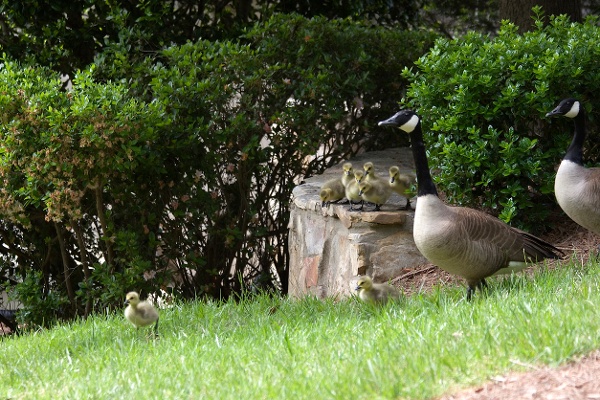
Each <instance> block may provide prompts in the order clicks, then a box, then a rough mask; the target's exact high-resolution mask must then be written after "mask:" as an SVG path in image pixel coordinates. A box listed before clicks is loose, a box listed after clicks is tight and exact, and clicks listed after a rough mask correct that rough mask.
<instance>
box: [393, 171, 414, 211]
mask: <svg viewBox="0 0 600 400" xmlns="http://www.w3.org/2000/svg"><path fill="white" fill-rule="evenodd" d="M389 173H390V187H391V188H392V191H393V192H396V193H398V194H399V195H400V196H402V197H404V198H405V199H406V207H404V209H405V210H408V209H410V199H409V198H408V196H409V195H407V194H406V191H407V190H408V189H410V188H411V186H412V185H413V184H414V183H415V182H416V177H415V176H414V175H409V174H401V173H400V168H398V167H397V166H395V165H394V166H393V167H390V169H389Z"/></svg>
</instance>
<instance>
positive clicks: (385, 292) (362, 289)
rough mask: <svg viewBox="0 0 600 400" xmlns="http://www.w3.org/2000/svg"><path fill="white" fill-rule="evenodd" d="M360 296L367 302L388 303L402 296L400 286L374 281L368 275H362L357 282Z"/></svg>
mask: <svg viewBox="0 0 600 400" xmlns="http://www.w3.org/2000/svg"><path fill="white" fill-rule="evenodd" d="M355 290H356V291H357V292H358V297H359V298H360V299H361V300H362V301H364V302H366V303H379V304H384V303H387V301H388V300H396V299H398V298H399V297H400V291H399V290H398V288H396V287H394V286H392V285H389V284H387V283H373V280H372V279H371V278H370V277H368V276H361V277H360V278H359V279H358V281H357V282H356V289H355Z"/></svg>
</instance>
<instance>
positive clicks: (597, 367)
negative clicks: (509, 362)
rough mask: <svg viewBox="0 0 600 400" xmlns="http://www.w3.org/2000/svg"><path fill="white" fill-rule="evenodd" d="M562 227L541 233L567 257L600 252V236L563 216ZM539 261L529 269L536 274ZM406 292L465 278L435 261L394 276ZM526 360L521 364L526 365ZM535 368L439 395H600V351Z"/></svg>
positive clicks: (449, 399)
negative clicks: (441, 266)
mask: <svg viewBox="0 0 600 400" xmlns="http://www.w3.org/2000/svg"><path fill="white" fill-rule="evenodd" d="M555 226H558V227H559V228H558V229H554V231H553V232H552V233H551V234H549V235H541V237H542V238H543V239H544V240H547V241H548V242H550V243H552V244H554V245H555V246H556V247H558V248H559V249H560V250H562V251H563V252H564V253H565V259H566V260H568V259H575V260H577V262H579V263H581V264H585V263H587V261H588V259H589V257H590V256H597V255H598V245H599V244H600V237H598V236H597V235H595V234H593V233H590V232H589V231H587V230H586V229H584V228H582V227H580V226H579V225H577V224H575V223H574V222H572V221H570V220H569V221H561V222H560V223H559V224H555ZM559 265H560V261H559V260H556V261H554V260H552V261H549V262H546V267H545V268H558V267H559ZM536 268H541V267H539V266H533V267H531V268H529V269H528V270H527V271H525V273H530V274H531V273H533V271H535V269H536ZM392 283H393V284H395V285H396V286H398V287H400V288H401V289H402V290H403V291H404V293H405V294H406V295H410V294H412V293H415V292H422V291H429V290H432V288H433V287H434V286H436V285H462V286H465V284H464V281H463V280H462V279H460V278H457V277H455V276H452V275H450V274H448V273H447V272H445V271H442V270H440V269H439V268H436V267H434V266H433V265H431V264H428V265H421V266H418V267H417V268H415V269H413V270H406V271H405V273H404V274H403V275H401V276H399V277H397V278H396V279H394V280H393V281H392ZM522 366H523V365H521V367H522ZM526 367H528V368H530V369H531V372H525V373H509V374H507V375H503V376H497V377H494V378H492V379H491V380H490V381H489V382H488V383H485V384H484V385H481V386H477V387H474V388H468V389H465V390H461V391H458V392H455V393H452V394H448V395H445V396H443V397H441V398H440V399H439V400H474V399H477V400H492V399H493V400H514V399H544V400H550V399H556V400H558V399H565V400H567V399H568V400H580V399H586V400H592V399H598V400H600V350H599V351H595V352H594V353H592V354H589V355H587V356H585V357H582V358H579V359H577V360H575V361H573V362H570V363H568V364H565V365H563V366H561V367H558V368H551V367H544V366H535V365H527V366H526Z"/></svg>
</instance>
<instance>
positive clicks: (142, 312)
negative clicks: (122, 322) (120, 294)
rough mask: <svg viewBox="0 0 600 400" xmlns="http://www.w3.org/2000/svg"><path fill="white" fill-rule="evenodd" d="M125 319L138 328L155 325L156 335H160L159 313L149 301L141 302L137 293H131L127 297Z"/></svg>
mask: <svg viewBox="0 0 600 400" xmlns="http://www.w3.org/2000/svg"><path fill="white" fill-rule="evenodd" d="M125 304H127V307H126V308H125V318H127V320H128V321H129V322H131V323H132V324H133V325H134V326H135V327H136V328H140V327H145V326H148V325H152V323H154V322H156V324H155V325H154V334H155V335H158V311H156V308H154V306H153V305H152V304H150V303H149V302H148V301H147V300H144V301H140V295H139V294H137V292H129V293H127V296H126V297H125Z"/></svg>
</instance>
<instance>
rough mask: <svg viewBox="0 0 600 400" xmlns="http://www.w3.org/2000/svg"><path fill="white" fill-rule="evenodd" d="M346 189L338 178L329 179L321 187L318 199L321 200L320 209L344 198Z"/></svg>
mask: <svg viewBox="0 0 600 400" xmlns="http://www.w3.org/2000/svg"><path fill="white" fill-rule="evenodd" d="M345 194H346V188H345V187H344V184H343V183H342V180H341V179H340V178H335V179H330V180H328V181H327V182H325V183H324V184H323V186H321V192H320V193H319V197H320V198H321V207H325V206H329V204H330V203H335V202H336V201H339V200H341V199H343V198H344V196H345Z"/></svg>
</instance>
